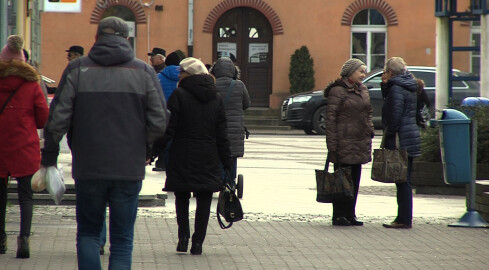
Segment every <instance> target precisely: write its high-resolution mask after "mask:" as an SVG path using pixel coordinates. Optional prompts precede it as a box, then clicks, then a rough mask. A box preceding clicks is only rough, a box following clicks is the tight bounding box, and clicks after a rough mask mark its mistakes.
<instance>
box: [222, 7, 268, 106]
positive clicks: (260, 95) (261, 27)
mask: <svg viewBox="0 0 489 270" xmlns="http://www.w3.org/2000/svg"><path fill="white" fill-rule="evenodd" d="M272 45H273V33H272V28H271V26H270V23H269V22H268V20H267V19H266V18H265V16H263V14H261V13H260V12H259V11H257V10H255V9H252V8H235V9H231V10H229V11H228V12H226V13H224V14H223V15H222V16H221V18H219V20H218V22H217V23H216V26H215V28H214V36H213V48H214V49H213V51H214V53H213V59H214V61H215V60H217V59H218V58H219V57H221V56H227V57H230V58H231V59H233V60H235V61H236V65H237V66H238V67H239V68H240V70H241V80H242V81H243V82H244V83H245V85H246V87H247V89H248V93H249V94H250V98H251V106H253V107H268V106H269V96H270V94H271V91H272V60H273V58H272V56H273V51H272V48H273V46H272Z"/></svg>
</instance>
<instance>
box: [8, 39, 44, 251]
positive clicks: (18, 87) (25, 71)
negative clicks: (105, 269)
mask: <svg viewBox="0 0 489 270" xmlns="http://www.w3.org/2000/svg"><path fill="white" fill-rule="evenodd" d="M22 46H23V40H22V38H21V37H19V36H10V37H9V38H8V43H7V45H5V46H4V47H3V49H2V52H1V53H0V106H1V107H0V109H1V108H2V107H3V108H4V109H3V111H2V112H1V113H0V129H1V132H0V254H5V252H6V250H7V236H6V234H5V212H6V207H7V184H8V183H7V181H8V179H9V177H15V178H16V179H17V191H18V194H19V205H20V235H19V236H18V238H17V258H29V255H30V254H29V236H30V234H31V221H32V208H33V206H32V205H33V202H32V190H31V178H32V175H33V174H34V173H35V172H36V171H37V170H39V166H40V162H41V150H40V147H39V136H38V134H37V129H40V128H42V127H43V126H44V123H45V122H46V120H47V118H48V106H47V103H46V99H45V97H44V94H43V92H42V90H41V86H40V85H39V81H40V77H39V74H38V73H37V71H36V70H35V69H34V68H33V67H32V66H31V65H29V64H28V63H26V62H25V61H24V55H23V53H22ZM9 97H10V99H9Z"/></svg>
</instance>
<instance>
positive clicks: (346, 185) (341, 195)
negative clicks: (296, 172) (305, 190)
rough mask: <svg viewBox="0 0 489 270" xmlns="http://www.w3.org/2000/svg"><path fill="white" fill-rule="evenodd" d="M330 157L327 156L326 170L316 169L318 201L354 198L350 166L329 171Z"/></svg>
mask: <svg viewBox="0 0 489 270" xmlns="http://www.w3.org/2000/svg"><path fill="white" fill-rule="evenodd" d="M328 168H329V157H328V158H326V164H325V165H324V170H316V187H317V196H316V201H317V202H320V203H332V202H333V201H335V200H352V199H353V197H354V195H353V181H352V178H351V170H350V168H345V167H341V164H340V163H338V168H337V169H336V170H335V171H334V172H333V173H330V172H328Z"/></svg>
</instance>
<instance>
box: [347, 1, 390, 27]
mask: <svg viewBox="0 0 489 270" xmlns="http://www.w3.org/2000/svg"><path fill="white" fill-rule="evenodd" d="M367 8H373V9H376V10H378V11H379V12H380V13H382V15H384V17H385V18H386V20H387V25H388V26H392V25H397V24H398V22H397V15H396V12H395V11H394V9H392V7H391V6H390V5H389V4H387V3H386V2H385V1H384V0H356V1H355V2H353V3H352V4H350V5H349V6H348V7H347V8H346V10H345V12H344V13H343V17H342V18H341V25H348V26H350V25H351V23H352V21H353V18H354V17H355V15H356V14H357V13H358V12H359V11H361V10H363V9H367Z"/></svg>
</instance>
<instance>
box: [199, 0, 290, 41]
mask: <svg viewBox="0 0 489 270" xmlns="http://www.w3.org/2000/svg"><path fill="white" fill-rule="evenodd" d="M236 7H250V8H253V9H256V10H258V11H260V12H261V13H262V14H263V15H264V16H265V17H266V18H267V20H268V22H269V23H270V25H271V27H272V31H273V34H274V35H281V34H283V33H284V28H283V26H282V22H281V21H280V18H279V17H278V15H277V13H275V11H274V10H273V9H272V8H271V7H270V6H269V5H268V4H267V3H265V2H264V1H262V0H225V1H222V2H221V3H219V4H218V5H217V6H215V7H214V8H213V9H212V10H211V12H209V15H207V19H206V20H205V22H204V29H203V31H204V33H212V31H213V30H214V25H215V24H216V22H217V20H219V18H220V17H221V16H222V15H223V14H224V13H225V12H226V11H228V10H230V9H232V8H236Z"/></svg>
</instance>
